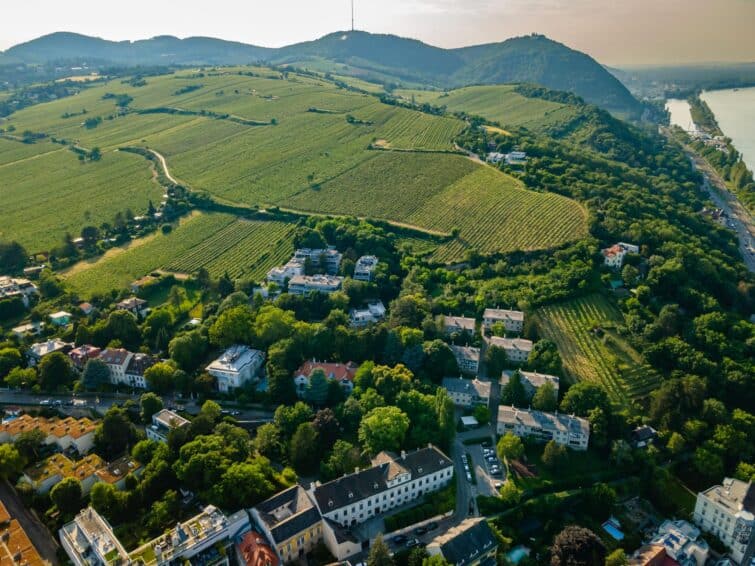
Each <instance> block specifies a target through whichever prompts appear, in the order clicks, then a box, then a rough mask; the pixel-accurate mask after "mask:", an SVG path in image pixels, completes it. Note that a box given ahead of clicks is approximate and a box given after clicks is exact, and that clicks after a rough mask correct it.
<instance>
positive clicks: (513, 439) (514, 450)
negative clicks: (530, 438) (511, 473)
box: [496, 432, 524, 461]
mask: <svg viewBox="0 0 755 566" xmlns="http://www.w3.org/2000/svg"><path fill="white" fill-rule="evenodd" d="M496 451H497V452H498V457H499V458H500V459H501V460H507V461H508V460H518V459H519V458H521V457H522V454H524V444H522V439H521V438H519V437H518V436H516V435H515V434H513V433H511V432H507V433H506V434H504V435H503V436H502V437H501V438H500V440H499V441H498V445H497V446H496Z"/></svg>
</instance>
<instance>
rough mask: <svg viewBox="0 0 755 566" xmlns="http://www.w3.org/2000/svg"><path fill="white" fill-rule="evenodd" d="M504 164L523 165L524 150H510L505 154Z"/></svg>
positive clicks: (525, 160)
mask: <svg viewBox="0 0 755 566" xmlns="http://www.w3.org/2000/svg"><path fill="white" fill-rule="evenodd" d="M505 159H506V165H523V164H525V163H527V153H525V152H524V151H510V152H509V153H507V154H506V156H505Z"/></svg>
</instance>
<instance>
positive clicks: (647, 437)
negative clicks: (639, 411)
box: [631, 425, 658, 448]
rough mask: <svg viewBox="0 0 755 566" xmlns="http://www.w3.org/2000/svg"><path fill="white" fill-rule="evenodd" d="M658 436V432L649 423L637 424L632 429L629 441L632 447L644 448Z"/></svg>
mask: <svg viewBox="0 0 755 566" xmlns="http://www.w3.org/2000/svg"><path fill="white" fill-rule="evenodd" d="M657 438H658V432H657V431H656V430H655V429H654V428H653V427H652V426H649V425H642V426H638V427H637V428H635V429H634V430H633V431H632V435H631V441H632V446H633V447H634V448H646V447H648V446H650V445H651V444H653V443H654V442H655V441H656V439H657Z"/></svg>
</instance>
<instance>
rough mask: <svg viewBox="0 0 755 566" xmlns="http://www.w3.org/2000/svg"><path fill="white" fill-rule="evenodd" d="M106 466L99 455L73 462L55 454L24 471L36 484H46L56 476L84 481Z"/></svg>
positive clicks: (91, 455)
mask: <svg viewBox="0 0 755 566" xmlns="http://www.w3.org/2000/svg"><path fill="white" fill-rule="evenodd" d="M104 465H105V462H104V461H103V460H102V458H100V457H99V456H97V454H89V455H88V456H86V457H84V458H82V459H81V460H77V461H73V460H71V459H70V458H68V457H67V456H65V455H64V454H60V453H58V454H53V455H52V456H50V457H49V458H47V459H46V460H44V461H43V462H39V463H38V464H35V465H34V466H31V467H29V468H27V469H26V470H24V474H25V475H26V477H28V478H29V479H30V480H31V481H32V482H34V483H40V482H44V481H46V480H48V479H50V478H53V477H55V476H60V477H61V478H76V479H77V480H79V481H82V480H84V479H86V478H88V477H91V476H93V475H94V473H95V471H96V470H97V469H99V468H101V467H103V466H104Z"/></svg>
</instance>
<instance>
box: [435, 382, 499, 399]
mask: <svg viewBox="0 0 755 566" xmlns="http://www.w3.org/2000/svg"><path fill="white" fill-rule="evenodd" d="M490 386H491V383H490V382H489V381H480V380H479V379H476V378H475V379H464V378H462V377H444V378H443V387H445V389H446V390H447V391H448V392H452V393H469V394H472V393H474V394H475V395H477V396H478V397H481V398H483V399H486V398H488V397H490Z"/></svg>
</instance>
